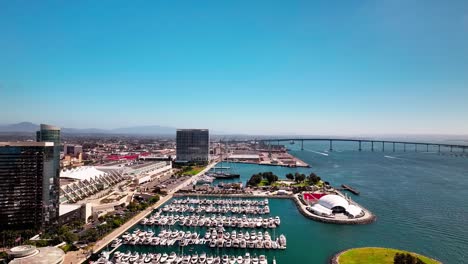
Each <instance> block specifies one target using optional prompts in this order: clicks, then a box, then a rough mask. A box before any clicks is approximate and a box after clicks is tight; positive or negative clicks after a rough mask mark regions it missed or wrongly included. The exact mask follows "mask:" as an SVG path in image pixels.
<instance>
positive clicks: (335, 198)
mask: <svg viewBox="0 0 468 264" xmlns="http://www.w3.org/2000/svg"><path fill="white" fill-rule="evenodd" d="M318 202H319V204H320V205H322V206H323V207H326V208H328V209H332V208H333V207H336V206H341V207H343V208H344V209H345V210H346V211H348V207H349V203H348V201H346V199H345V198H343V197H341V196H339V195H335V194H327V195H325V196H322V197H321V198H320V199H319V201H318Z"/></svg>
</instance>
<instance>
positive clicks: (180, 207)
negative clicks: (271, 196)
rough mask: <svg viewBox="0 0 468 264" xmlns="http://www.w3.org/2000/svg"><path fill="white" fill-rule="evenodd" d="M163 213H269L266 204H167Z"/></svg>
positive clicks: (163, 208)
mask: <svg viewBox="0 0 468 264" xmlns="http://www.w3.org/2000/svg"><path fill="white" fill-rule="evenodd" d="M161 210H162V211H163V212H164V213H168V212H170V213H197V214H201V213H208V214H209V213H222V214H227V213H231V214H269V213H270V207H269V206H268V205H261V206H256V205H231V204H228V205H212V204H210V205H199V206H197V207H195V206H191V205H187V204H169V205H165V206H164V207H162V209H161Z"/></svg>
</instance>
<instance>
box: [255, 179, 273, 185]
mask: <svg viewBox="0 0 468 264" xmlns="http://www.w3.org/2000/svg"><path fill="white" fill-rule="evenodd" d="M273 184H274V183H273ZM257 186H258V187H262V186H268V180H267V179H263V180H262V181H261V182H260V183H259V184H258V185H257Z"/></svg>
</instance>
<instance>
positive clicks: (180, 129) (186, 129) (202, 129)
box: [177, 128, 208, 131]
mask: <svg viewBox="0 0 468 264" xmlns="http://www.w3.org/2000/svg"><path fill="white" fill-rule="evenodd" d="M177 131H208V129H206V128H178V129H177Z"/></svg>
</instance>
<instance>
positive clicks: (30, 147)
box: [0, 142, 58, 229]
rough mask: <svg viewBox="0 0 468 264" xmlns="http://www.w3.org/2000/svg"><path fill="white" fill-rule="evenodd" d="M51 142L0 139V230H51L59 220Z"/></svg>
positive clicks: (53, 148) (55, 174) (52, 144)
mask: <svg viewBox="0 0 468 264" xmlns="http://www.w3.org/2000/svg"><path fill="white" fill-rule="evenodd" d="M54 152H55V146H54V143H52V142H0V229H32V228H37V229H50V228H52V227H54V226H55V225H56V223H57V221H58V200H57V199H56V197H55V189H56V187H57V188H58V185H57V184H56V183H58V182H56V181H55V179H56V178H57V172H56V169H55V156H54V155H55V153H54Z"/></svg>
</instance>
